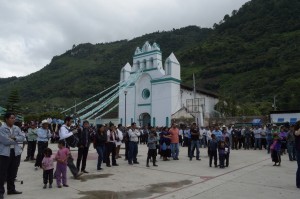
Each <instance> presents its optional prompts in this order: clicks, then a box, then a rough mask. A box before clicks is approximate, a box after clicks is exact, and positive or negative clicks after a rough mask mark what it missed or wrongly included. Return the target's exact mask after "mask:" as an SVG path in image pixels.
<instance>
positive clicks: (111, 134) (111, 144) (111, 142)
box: [105, 123, 119, 167]
mask: <svg viewBox="0 0 300 199" xmlns="http://www.w3.org/2000/svg"><path fill="white" fill-rule="evenodd" d="M106 133H107V143H106V148H105V150H106V162H105V163H106V166H107V167H111V164H110V158H109V157H110V154H111V162H112V166H119V165H118V164H117V162H116V142H117V141H119V137H118V133H117V129H116V127H115V126H114V124H113V123H110V124H109V129H108V130H107V132H106Z"/></svg>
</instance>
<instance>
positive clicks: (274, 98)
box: [272, 95, 277, 111]
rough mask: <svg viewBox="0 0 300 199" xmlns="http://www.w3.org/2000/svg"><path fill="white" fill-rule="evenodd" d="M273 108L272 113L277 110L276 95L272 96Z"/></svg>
mask: <svg viewBox="0 0 300 199" xmlns="http://www.w3.org/2000/svg"><path fill="white" fill-rule="evenodd" d="M272 106H273V108H274V111H276V110H277V107H276V95H274V97H273V105H272Z"/></svg>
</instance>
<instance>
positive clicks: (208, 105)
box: [119, 42, 218, 126]
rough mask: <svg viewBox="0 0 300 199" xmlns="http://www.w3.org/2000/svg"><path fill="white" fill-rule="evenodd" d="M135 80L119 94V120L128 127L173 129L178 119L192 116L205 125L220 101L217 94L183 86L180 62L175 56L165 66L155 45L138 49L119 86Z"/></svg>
mask: <svg viewBox="0 0 300 199" xmlns="http://www.w3.org/2000/svg"><path fill="white" fill-rule="evenodd" d="M134 77H135V78H137V80H136V81H134V82H133V83H131V84H130V85H128V86H127V87H126V88H125V89H123V90H122V89H121V90H120V92H119V121H120V123H121V124H123V125H126V126H128V125H130V124H131V123H132V122H136V123H137V125H139V126H144V125H151V126H170V125H171V121H172V119H176V117H177V116H179V117H181V118H182V117H185V116H189V115H190V116H192V117H194V118H195V121H198V123H199V125H204V119H205V117H206V118H207V117H209V115H210V114H211V112H212V111H213V109H214V105H215V104H216V103H217V101H218V99H217V96H216V95H213V94H207V93H206V94H205V93H201V92H199V91H197V92H195V90H193V89H191V88H189V87H186V86H183V85H181V77H180V63H179V62H178V60H177V59H176V57H175V55H174V54H173V53H171V54H170V56H169V57H168V58H167V59H166V60H165V61H164V63H163V60H162V52H161V50H160V47H159V45H158V44H156V43H153V44H152V45H151V44H150V43H149V42H146V43H145V44H144V45H143V47H142V48H139V47H137V48H136V50H135V53H134V55H133V65H132V66H131V65H130V64H129V63H127V64H126V65H125V66H124V67H123V68H122V69H121V74H120V84H122V83H123V82H126V81H128V80H130V79H132V78H134ZM196 99H198V100H196ZM190 102H192V103H190ZM196 102H197V103H196ZM191 104H192V106H191ZM193 109H197V110H196V111H195V110H193ZM125 112H126V114H125Z"/></svg>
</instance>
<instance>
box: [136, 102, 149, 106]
mask: <svg viewBox="0 0 300 199" xmlns="http://www.w3.org/2000/svg"><path fill="white" fill-rule="evenodd" d="M138 106H151V103H147V104H138Z"/></svg>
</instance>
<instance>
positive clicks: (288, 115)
mask: <svg viewBox="0 0 300 199" xmlns="http://www.w3.org/2000/svg"><path fill="white" fill-rule="evenodd" d="M278 118H284V122H290V119H291V118H297V121H298V120H300V113H272V114H270V120H271V122H277V121H278Z"/></svg>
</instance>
